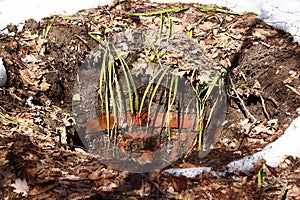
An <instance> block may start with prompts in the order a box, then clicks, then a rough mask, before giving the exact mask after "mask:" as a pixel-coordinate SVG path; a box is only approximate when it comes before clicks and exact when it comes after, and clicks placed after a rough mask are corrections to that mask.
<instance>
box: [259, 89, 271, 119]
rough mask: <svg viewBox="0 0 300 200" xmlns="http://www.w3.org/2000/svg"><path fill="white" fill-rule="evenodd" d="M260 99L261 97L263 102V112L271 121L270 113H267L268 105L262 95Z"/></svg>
mask: <svg viewBox="0 0 300 200" xmlns="http://www.w3.org/2000/svg"><path fill="white" fill-rule="evenodd" d="M259 97H260V100H261V105H262V108H263V112H264V113H265V115H266V117H267V119H268V120H269V119H270V115H269V113H268V111H267V108H266V105H265V100H264V98H263V97H262V96H261V95H259Z"/></svg>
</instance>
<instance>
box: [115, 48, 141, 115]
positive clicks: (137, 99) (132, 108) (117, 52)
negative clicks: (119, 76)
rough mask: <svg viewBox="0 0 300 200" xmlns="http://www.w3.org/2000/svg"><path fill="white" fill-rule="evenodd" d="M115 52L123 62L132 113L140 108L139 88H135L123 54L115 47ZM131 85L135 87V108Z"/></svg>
mask: <svg viewBox="0 0 300 200" xmlns="http://www.w3.org/2000/svg"><path fill="white" fill-rule="evenodd" d="M114 50H115V52H116V54H117V57H118V59H119V60H120V62H121V67H122V70H123V72H124V76H125V80H126V85H127V89H128V95H129V106H130V110H131V112H133V111H134V110H136V109H138V106H139V95H138V91H137V88H136V87H135V83H134V80H133V78H132V75H131V73H130V69H129V67H128V65H127V63H126V62H125V60H124V58H123V57H122V56H121V54H120V53H119V51H118V50H117V49H116V48H115V47H114ZM131 84H132V86H133V90H134V91H133V92H134V96H135V106H134V105H133V98H132V92H131Z"/></svg>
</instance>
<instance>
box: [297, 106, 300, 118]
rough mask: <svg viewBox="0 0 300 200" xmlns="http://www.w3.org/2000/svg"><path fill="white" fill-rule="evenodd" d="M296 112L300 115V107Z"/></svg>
mask: <svg viewBox="0 0 300 200" xmlns="http://www.w3.org/2000/svg"><path fill="white" fill-rule="evenodd" d="M296 112H297V114H298V115H299V116H300V107H299V108H297V109H296Z"/></svg>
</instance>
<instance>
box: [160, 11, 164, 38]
mask: <svg viewBox="0 0 300 200" xmlns="http://www.w3.org/2000/svg"><path fill="white" fill-rule="evenodd" d="M163 26H164V17H163V14H160V23H159V36H161V34H162V31H163Z"/></svg>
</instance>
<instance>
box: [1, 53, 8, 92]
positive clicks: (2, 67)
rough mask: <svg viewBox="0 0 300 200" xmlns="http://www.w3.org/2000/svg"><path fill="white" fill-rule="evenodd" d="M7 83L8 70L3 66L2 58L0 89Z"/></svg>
mask: <svg viewBox="0 0 300 200" xmlns="http://www.w3.org/2000/svg"><path fill="white" fill-rule="evenodd" d="M6 81H7V74H6V69H5V67H4V65H3V62H2V59H1V58H0V87H3V86H4V85H5V84H6Z"/></svg>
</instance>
